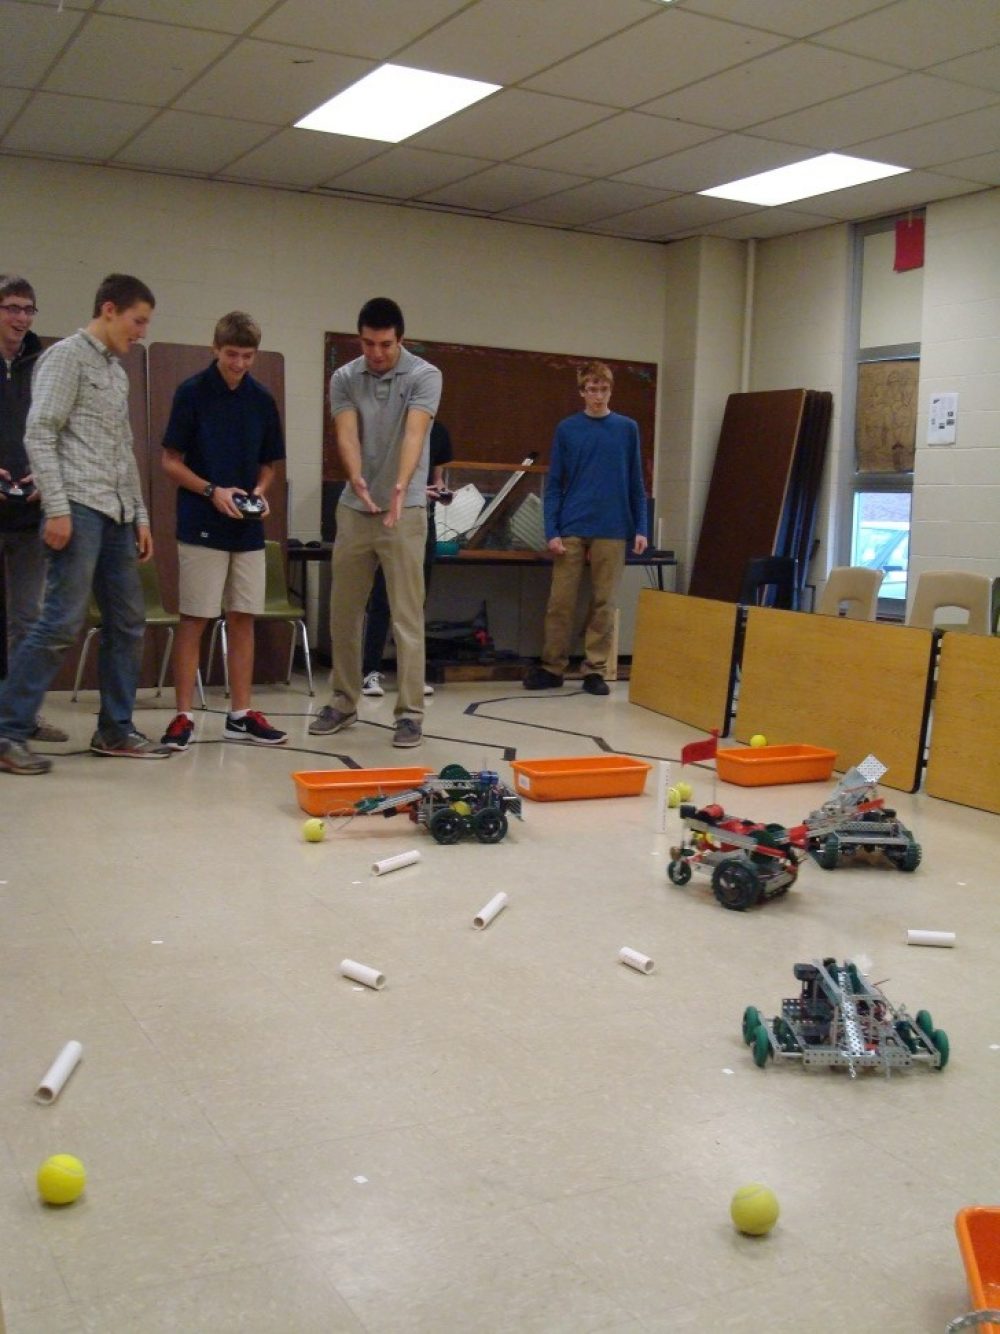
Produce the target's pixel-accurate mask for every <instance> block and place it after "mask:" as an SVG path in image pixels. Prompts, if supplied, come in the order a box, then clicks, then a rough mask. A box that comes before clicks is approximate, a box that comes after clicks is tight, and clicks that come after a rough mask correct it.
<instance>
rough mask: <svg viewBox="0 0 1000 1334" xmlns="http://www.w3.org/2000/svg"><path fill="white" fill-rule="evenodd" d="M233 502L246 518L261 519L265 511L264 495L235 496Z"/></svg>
mask: <svg viewBox="0 0 1000 1334" xmlns="http://www.w3.org/2000/svg"><path fill="white" fill-rule="evenodd" d="M233 504H234V505H235V506H236V508H237V509H238V510H239V511H240V513H241V514H242V515H243V517H244V519H259V518H260V516H261V515H262V514H263V513H264V497H263V496H233Z"/></svg>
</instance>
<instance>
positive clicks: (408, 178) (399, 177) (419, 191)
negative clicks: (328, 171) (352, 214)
mask: <svg viewBox="0 0 1000 1334" xmlns="http://www.w3.org/2000/svg"><path fill="white" fill-rule="evenodd" d="M482 169H483V162H482V159H481V158H474V157H459V156H458V155H457V154H455V153H431V152H429V151H428V150H427V149H423V148H390V149H389V150H388V151H387V152H385V153H380V154H379V155H378V157H375V158H372V159H370V161H368V162H363V163H362V164H361V166H359V167H352V168H351V169H350V170H349V171H345V172H342V173H341V174H340V175H338V176H334V177H332V178H331V179H330V180H328V181H324V182H323V184H324V185H327V186H330V187H332V188H333V189H336V190H352V191H354V192H356V193H359V194H372V195H382V196H383V197H385V198H388V199H412V198H413V197H414V196H415V195H423V194H426V193H427V192H428V191H430V190H436V189H438V188H439V187H440V186H442V185H450V184H451V182H452V181H458V180H461V179H462V177H463V176H471V175H472V173H473V172H476V171H482Z"/></svg>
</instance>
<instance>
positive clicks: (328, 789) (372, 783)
mask: <svg viewBox="0 0 1000 1334" xmlns="http://www.w3.org/2000/svg"><path fill="white" fill-rule="evenodd" d="M433 773H434V770H433V769H427V768H425V767H424V766H423V765H413V766H411V767H410V768H402V769H401V768H396V769H313V770H309V771H307V772H302V773H296V774H292V779H293V781H294V783H295V794H296V796H297V797H298V799H299V805H300V806H301V807H302V809H303V810H304V811H306V812H308V814H309V815H347V814H349V812H350V811H351V810H352V809H353V807H354V803H355V802H356V801H360V800H361V798H362V797H388V796H391V795H392V794H393V793H397V792H406V791H407V790H408V789H409V788H411V787H419V786H420V784H421V783H423V782H424V781H425V779H427V778H429V777H431V775H432V774H433Z"/></svg>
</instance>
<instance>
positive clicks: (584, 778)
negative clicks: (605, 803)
mask: <svg viewBox="0 0 1000 1334" xmlns="http://www.w3.org/2000/svg"><path fill="white" fill-rule="evenodd" d="M510 767H511V768H512V769H513V770H514V790H515V791H516V792H518V793H520V794H521V795H522V796H525V797H530V798H531V800H532V801H581V800H587V799H589V798H591V797H639V796H641V795H642V790H643V788H644V787H645V786H646V775H647V774H648V773H649V771H650V769H652V767H653V766H652V765H651V764H648V763H647V762H646V761H645V760H634V759H633V758H632V757H631V755H586V756H579V755H575V756H572V757H570V758H568V759H551V760H512V761H511V766H510Z"/></svg>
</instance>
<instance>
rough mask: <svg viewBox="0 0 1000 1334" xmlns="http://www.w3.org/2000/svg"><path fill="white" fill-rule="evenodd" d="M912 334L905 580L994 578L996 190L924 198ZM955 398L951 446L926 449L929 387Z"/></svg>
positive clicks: (997, 496) (998, 499)
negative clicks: (917, 325) (912, 440)
mask: <svg viewBox="0 0 1000 1334" xmlns="http://www.w3.org/2000/svg"><path fill="white" fill-rule="evenodd" d="M922 326H923V327H922V337H921V362H920V395H919V406H918V409H917V453H916V460H915V464H914V480H913V510H912V536H911V539H910V570H911V577H910V584H909V590H910V595H911V596H912V590H913V587H914V584H915V582H916V579H915V576H916V575H918V574H919V573H920V571H921V570H925V569H958V570H978V571H981V572H982V573H984V574H989V575H992V576H998V575H1000V190H988V191H984V192H983V193H982V194H976V195H966V196H964V197H963V198H961V199H955V200H948V201H945V202H942V203H940V204H932V205H931V206H930V207H929V208H928V210H927V251H926V268H925V272H924V301H923V319H922ZM947 392H954V393H957V394H958V395H959V403H958V434H957V440H956V443H955V444H954V445H947V446H929V445H927V444H926V443H925V442H926V439H927V414H928V409H929V404H930V396H931V394H932V393H947Z"/></svg>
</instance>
